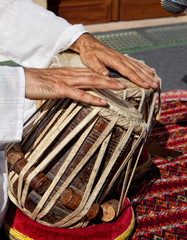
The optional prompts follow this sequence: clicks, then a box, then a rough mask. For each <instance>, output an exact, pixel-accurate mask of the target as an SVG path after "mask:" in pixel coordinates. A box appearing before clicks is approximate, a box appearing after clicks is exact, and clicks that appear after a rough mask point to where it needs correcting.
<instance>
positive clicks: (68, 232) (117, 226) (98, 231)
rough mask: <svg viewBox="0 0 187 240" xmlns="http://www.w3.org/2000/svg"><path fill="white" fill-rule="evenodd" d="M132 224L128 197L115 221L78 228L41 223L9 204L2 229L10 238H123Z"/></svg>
mask: <svg viewBox="0 0 187 240" xmlns="http://www.w3.org/2000/svg"><path fill="white" fill-rule="evenodd" d="M134 224H135V216H134V212H133V209H132V207H131V205H130V202H129V200H128V199H126V200H125V203H124V206H123V211H122V213H121V215H120V216H119V217H118V218H117V219H116V220H115V221H113V222H110V223H101V224H98V225H91V226H88V227H86V228H78V229H65V228H54V227H48V226H44V225H41V224H40V223H38V222H35V221H33V220H31V219H30V218H29V217H27V216H26V215H25V214H24V213H23V212H22V211H21V210H20V209H19V208H17V207H16V206H15V205H13V204H11V205H10V207H9V210H8V213H7V217H6V220H5V222H4V230H5V232H6V235H7V236H8V237H9V239H11V240H23V239H25V240H46V239H53V240H55V239H58V240H71V239H72V240H73V239H74V240H75V239H81V240H86V239H92V240H94V239H95V240H96V239H97V240H99V239H102V240H109V239H111V240H124V239H128V238H129V236H130V235H131V233H132V231H133V228H134ZM94 233H95V236H94ZM106 234H107V235H106Z"/></svg>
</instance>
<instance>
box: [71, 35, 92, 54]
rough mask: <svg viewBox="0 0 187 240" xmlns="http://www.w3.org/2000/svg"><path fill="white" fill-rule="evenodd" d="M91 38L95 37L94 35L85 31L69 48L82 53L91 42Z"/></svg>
mask: <svg viewBox="0 0 187 240" xmlns="http://www.w3.org/2000/svg"><path fill="white" fill-rule="evenodd" d="M90 39H93V36H92V35H91V34H89V33H83V34H82V35H81V36H80V37H79V38H78V39H77V40H76V41H75V42H74V43H73V44H72V45H71V46H70V47H69V49H71V50H73V51H75V52H77V53H80V52H81V50H82V49H84V48H85V47H86V45H87V43H88V42H89V40H90Z"/></svg>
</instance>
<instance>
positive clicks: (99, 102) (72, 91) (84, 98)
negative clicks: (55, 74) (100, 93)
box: [63, 86, 107, 106]
mask: <svg viewBox="0 0 187 240" xmlns="http://www.w3.org/2000/svg"><path fill="white" fill-rule="evenodd" d="M63 96H64V97H66V98H71V99H73V100H76V101H80V102H85V103H88V104H92V105H96V106H105V105H106V104H107V101H106V100H105V99H102V98H99V97H96V96H93V95H91V94H89V93H87V92H86V91H84V90H82V89H78V88H72V87H68V86H67V87H66V93H65V94H63Z"/></svg>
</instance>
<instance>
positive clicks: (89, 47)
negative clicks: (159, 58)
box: [70, 33, 159, 89]
mask: <svg viewBox="0 0 187 240" xmlns="http://www.w3.org/2000/svg"><path fill="white" fill-rule="evenodd" d="M70 49H71V50H74V51H76V52H78V53H79V54H80V58H81V60H82V62H83V63H84V64H85V65H86V66H87V67H89V68H91V69H93V70H94V71H96V72H98V73H101V74H103V75H106V76H108V75H109V71H108V69H107V67H109V68H111V69H113V70H116V71H118V72H119V73H120V74H121V75H123V76H124V77H127V78H128V79H130V80H131V81H132V82H134V83H136V84H137V85H139V86H140V87H143V88H153V89H156V88H158V86H159V80H158V78H156V77H155V76H154V74H155V71H154V70H153V69H151V68H149V67H148V66H146V65H144V64H142V63H140V62H139V61H137V60H135V59H133V58H131V57H128V56H124V55H123V54H121V53H119V52H117V51H115V50H113V49H111V48H109V47H107V46H105V45H103V44H102V43H100V42H99V41H98V40H97V39H95V38H94V37H93V36H92V35H90V34H88V33H85V34H83V35H81V36H80V38H78V39H77V41H76V42H74V43H73V44H72V46H71V47H70Z"/></svg>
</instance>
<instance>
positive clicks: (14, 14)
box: [0, 0, 86, 68]
mask: <svg viewBox="0 0 187 240" xmlns="http://www.w3.org/2000/svg"><path fill="white" fill-rule="evenodd" d="M0 32H1V38H0V53H1V54H2V55H4V56H5V57H7V58H9V59H11V60H13V61H15V62H16V63H18V64H21V65H22V66H25V67H36V68H41V67H47V66H48V64H49V62H50V60H51V58H52V56H54V55H55V54H56V53H58V52H59V51H61V50H62V51H64V50H66V49H68V48H69V46H71V44H72V43H73V42H74V41H76V40H77V38H79V37H80V36H81V35H82V34H83V33H84V32H86V29H85V28H84V27H83V25H81V24H78V25H71V24H69V23H68V22H67V21H66V20H65V19H63V18H61V17H57V16H56V15H55V14H54V13H52V12H51V11H48V10H46V9H45V8H43V7H41V6H39V5H37V4H35V3H34V2H32V1H31V0H0Z"/></svg>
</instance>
